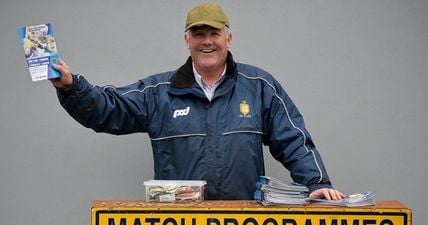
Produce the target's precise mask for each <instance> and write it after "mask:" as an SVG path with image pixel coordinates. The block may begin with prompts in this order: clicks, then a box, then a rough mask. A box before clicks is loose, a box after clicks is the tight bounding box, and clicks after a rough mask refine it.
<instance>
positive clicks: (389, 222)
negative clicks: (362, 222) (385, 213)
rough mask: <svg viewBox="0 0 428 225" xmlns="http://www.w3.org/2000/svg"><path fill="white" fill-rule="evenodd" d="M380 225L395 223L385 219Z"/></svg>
mask: <svg viewBox="0 0 428 225" xmlns="http://www.w3.org/2000/svg"><path fill="white" fill-rule="evenodd" d="M380 225H394V223H393V222H392V221H391V220H389V219H384V220H382V221H381V222H380Z"/></svg>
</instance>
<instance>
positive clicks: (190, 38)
mask: <svg viewBox="0 0 428 225" xmlns="http://www.w3.org/2000/svg"><path fill="white" fill-rule="evenodd" d="M226 35H228V36H226ZM231 42H232V35H230V34H229V32H227V34H226V32H225V30H223V29H222V30H219V29H216V28H213V27H210V26H200V27H195V28H191V29H190V30H189V32H188V35H186V44H187V48H188V49H189V51H190V56H191V57H192V60H193V63H194V64H195V67H196V69H197V70H198V72H203V71H204V70H205V71H207V70H209V71H216V70H220V69H223V66H224V63H225V62H226V58H227V50H228V48H229V46H230V44H231Z"/></svg>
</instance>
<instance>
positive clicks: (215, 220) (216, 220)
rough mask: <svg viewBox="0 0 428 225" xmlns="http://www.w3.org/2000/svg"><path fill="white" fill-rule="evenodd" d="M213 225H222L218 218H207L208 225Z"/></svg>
mask: <svg viewBox="0 0 428 225" xmlns="http://www.w3.org/2000/svg"><path fill="white" fill-rule="evenodd" d="M211 224H215V225H220V221H219V220H218V219H216V218H207V225H211Z"/></svg>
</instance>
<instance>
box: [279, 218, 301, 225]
mask: <svg viewBox="0 0 428 225" xmlns="http://www.w3.org/2000/svg"><path fill="white" fill-rule="evenodd" d="M287 224H293V225H297V222H296V221H295V220H293V219H283V220H282V225H287Z"/></svg>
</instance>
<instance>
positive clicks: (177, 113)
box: [172, 106, 190, 118]
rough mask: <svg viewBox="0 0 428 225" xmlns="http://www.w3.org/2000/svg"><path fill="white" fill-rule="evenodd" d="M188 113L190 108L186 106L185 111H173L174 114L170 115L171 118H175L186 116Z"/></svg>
mask: <svg viewBox="0 0 428 225" xmlns="http://www.w3.org/2000/svg"><path fill="white" fill-rule="evenodd" d="M189 111H190V106H187V108H185V109H177V110H175V111H174V114H173V115H172V117H173V118H177V116H187V115H188V114H189Z"/></svg>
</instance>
